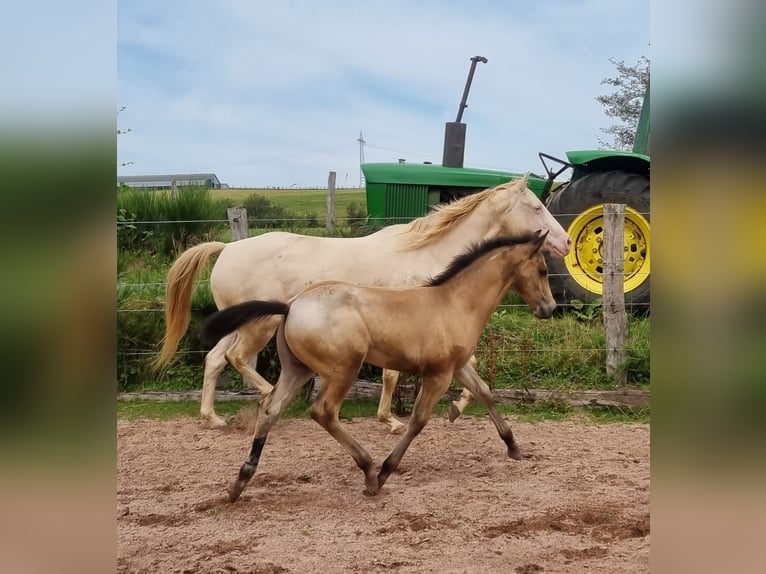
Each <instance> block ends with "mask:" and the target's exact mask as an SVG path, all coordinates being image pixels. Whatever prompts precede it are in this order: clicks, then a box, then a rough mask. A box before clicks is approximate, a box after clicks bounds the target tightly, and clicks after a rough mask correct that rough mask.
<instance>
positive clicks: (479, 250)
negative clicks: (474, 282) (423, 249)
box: [425, 232, 540, 287]
mask: <svg viewBox="0 0 766 574" xmlns="http://www.w3.org/2000/svg"><path fill="white" fill-rule="evenodd" d="M539 238H540V235H539V234H538V233H536V232H535V233H528V234H527V235H521V236H518V237H508V236H501V237H495V238H493V239H485V240H484V241H479V242H478V243H474V244H473V245H471V246H470V247H469V248H468V251H466V252H465V253H462V254H460V255H458V256H457V257H455V258H454V259H453V260H452V263H450V264H449V266H448V267H447V268H446V269H445V270H444V271H442V272H441V273H439V274H438V275H437V276H436V277H431V278H429V279H428V280H427V281H426V283H425V286H426V287H436V286H437V285H443V284H444V283H446V282H447V281H449V280H450V279H452V278H453V277H455V275H457V274H458V273H460V272H461V271H463V270H464V269H466V268H467V267H470V265H471V264H472V263H473V262H474V261H476V260H477V259H480V258H481V257H483V256H484V255H486V254H487V253H489V252H491V251H494V250H495V249H500V248H501V247H511V246H513V245H520V244H522V243H531V242H532V241H537V240H538V239H539Z"/></svg>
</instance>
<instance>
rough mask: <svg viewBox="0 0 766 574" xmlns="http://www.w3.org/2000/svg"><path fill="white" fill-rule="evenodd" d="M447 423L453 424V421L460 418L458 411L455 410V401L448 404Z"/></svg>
mask: <svg viewBox="0 0 766 574" xmlns="http://www.w3.org/2000/svg"><path fill="white" fill-rule="evenodd" d="M448 416H449V422H451V423H454V422H455V420H456V419H457V418H458V417H459V416H460V410H459V409H458V408H457V405H456V404H455V401H452V402H451V403H450V404H449V411H448Z"/></svg>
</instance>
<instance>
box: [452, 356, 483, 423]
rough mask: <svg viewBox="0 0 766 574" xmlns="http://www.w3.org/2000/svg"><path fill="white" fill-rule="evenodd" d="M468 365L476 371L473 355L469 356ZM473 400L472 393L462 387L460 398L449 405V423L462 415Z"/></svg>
mask: <svg viewBox="0 0 766 574" xmlns="http://www.w3.org/2000/svg"><path fill="white" fill-rule="evenodd" d="M468 364H470V365H471V366H472V367H473V369H474V370H476V366H477V364H478V363H477V361H476V357H475V356H474V355H471V358H470V359H468ZM458 382H459V381H458ZM473 400H474V396H473V393H471V391H469V390H468V389H466V388H465V387H464V388H463V390H462V392H461V393H460V398H459V399H458V400H456V401H452V402H451V403H450V405H449V411H448V416H449V422H451V423H454V422H455V420H456V419H457V418H458V417H459V416H460V415H462V414H463V411H464V410H465V408H466V407H467V406H468V405H470V404H471V403H472V402H473Z"/></svg>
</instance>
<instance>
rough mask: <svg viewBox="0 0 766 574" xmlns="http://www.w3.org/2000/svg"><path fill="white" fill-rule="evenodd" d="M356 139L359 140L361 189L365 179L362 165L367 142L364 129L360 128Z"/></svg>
mask: <svg viewBox="0 0 766 574" xmlns="http://www.w3.org/2000/svg"><path fill="white" fill-rule="evenodd" d="M356 141H358V142H359V188H360V189H361V187H362V182H363V179H364V175H363V174H362V166H363V165H364V144H366V143H367V142H366V141H364V136H363V135H362V130H359V138H358V139H357V140H356Z"/></svg>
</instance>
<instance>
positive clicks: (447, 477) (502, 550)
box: [117, 417, 649, 574]
mask: <svg viewBox="0 0 766 574" xmlns="http://www.w3.org/2000/svg"><path fill="white" fill-rule="evenodd" d="M344 424H347V425H348V428H349V430H350V432H351V433H352V434H353V435H354V436H356V437H357V438H358V439H359V440H360V442H361V443H362V444H363V445H365V447H366V448H367V449H368V450H369V452H370V454H371V455H372V456H373V458H374V459H375V460H376V461H378V462H380V461H381V460H382V458H383V457H384V456H385V455H386V454H387V453H388V451H389V450H390V449H391V447H392V446H393V444H394V442H395V441H396V440H397V439H398V437H396V436H395V435H391V434H388V432H387V429H386V428H384V427H383V426H382V425H380V424H379V423H376V422H374V421H372V420H368V419H362V420H354V421H353V422H346V423H344ZM511 426H512V428H513V430H514V434H515V435H516V438H517V441H518V443H519V446H520V448H521V450H522V455H523V457H524V458H523V460H521V461H513V460H510V459H509V458H508V457H507V455H506V449H505V445H504V444H503V442H502V441H501V440H500V438H499V437H498V436H497V433H496V431H495V428H494V426H493V425H492V423H491V422H490V421H489V419H487V418H483V417H475V418H471V417H465V418H461V419H459V420H458V421H456V422H455V423H454V424H451V423H449V421H447V419H446V418H440V417H437V418H434V419H432V420H431V422H430V423H429V424H428V426H427V427H426V428H425V430H424V431H423V433H422V434H421V435H420V436H419V437H418V438H416V439H415V441H414V442H413V444H412V445H411V447H410V449H409V450H408V451H407V454H406V455H405V456H404V459H403V460H402V463H401V466H400V468H399V470H398V471H397V472H396V473H394V474H393V475H392V476H391V477H390V478H389V480H388V482H387V483H386V484H385V486H384V487H383V489H382V490H381V492H380V494H379V495H378V496H375V497H370V496H366V495H364V494H363V492H362V491H363V488H364V481H363V476H362V473H361V471H359V470H358V469H357V467H356V465H355V464H354V462H353V460H352V459H351V457H350V456H349V455H348V454H347V453H346V452H345V451H344V450H343V449H342V448H341V447H340V445H339V444H338V443H336V442H335V440H334V439H333V438H332V437H330V436H329V435H328V434H327V433H326V432H325V431H324V430H323V429H321V428H320V427H319V426H318V425H317V424H316V423H314V422H313V421H310V420H304V419H300V420H295V419H292V420H285V421H281V422H279V423H278V425H277V426H276V427H275V428H274V429H273V430H272V432H271V434H270V435H269V439H268V441H267V443H266V447H265V449H264V451H263V455H262V457H261V463H260V466H259V468H258V472H257V473H256V475H255V477H254V478H253V479H252V481H251V482H250V485H249V486H248V487H247V488H246V489H245V491H244V493H243V495H242V498H241V499H240V500H239V501H238V502H237V503H235V504H221V503H219V502H218V501H219V500H220V498H221V497H222V496H223V495H224V493H225V490H226V488H227V487H228V485H229V484H230V483H231V482H232V481H233V479H234V478H235V476H236V473H237V470H238V469H239V467H240V465H241V464H242V462H243V461H244V459H245V458H246V456H247V453H248V451H249V448H250V440H251V436H250V434H249V433H248V432H247V430H245V429H226V430H223V431H221V430H211V429H205V428H202V427H201V426H200V424H199V422H197V421H196V420H195V419H191V418H182V419H176V420H172V421H154V420H152V421H149V420H146V421H144V420H142V421H130V422H129V421H119V422H118V427H117V441H118V444H117V446H118V451H117V453H118V482H117V513H118V522H117V527H118V572H121V573H128V572H130V573H134V572H135V573H138V572H141V573H144V572H146V573H153V574H164V573H170V572H173V573H176V572H177V573H187V574H190V573H202V574H204V573H213V572H218V573H226V574H228V573H254V574H277V573H283V572H284V573H287V572H292V573H303V572H322V573H345V572H354V573H357V572H358V573H362V572H396V573H405V572H439V573H448V572H485V571H494V572H509V573H519V574H532V573H538V572H546V573H547V572H567V573H581V572H583V573H584V572H593V573H596V572H603V573H610V574H614V573H620V572H625V573H628V572H630V573H636V572H648V571H649V426H648V425H643V424H617V423H613V424H606V425H596V424H593V423H587V422H581V423H578V422H540V423H521V422H515V421H513V420H511Z"/></svg>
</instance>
